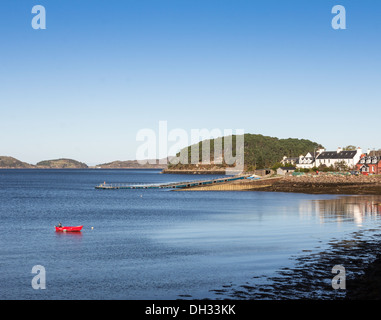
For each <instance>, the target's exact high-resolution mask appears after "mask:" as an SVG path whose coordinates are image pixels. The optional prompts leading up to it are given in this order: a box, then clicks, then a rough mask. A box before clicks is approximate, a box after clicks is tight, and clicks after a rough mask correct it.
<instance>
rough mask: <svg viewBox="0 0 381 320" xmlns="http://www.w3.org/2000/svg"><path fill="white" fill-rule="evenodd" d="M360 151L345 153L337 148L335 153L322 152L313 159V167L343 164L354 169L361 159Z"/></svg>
mask: <svg viewBox="0 0 381 320" xmlns="http://www.w3.org/2000/svg"><path fill="white" fill-rule="evenodd" d="M361 154H362V150H361V148H358V149H357V150H353V151H345V150H343V149H342V148H337V150H336V151H323V152H321V153H319V155H318V156H317V157H316V159H315V166H316V167H319V166H322V165H325V166H327V167H330V166H335V164H337V163H339V162H340V163H345V164H346V165H347V166H348V168H354V167H355V166H356V164H357V163H358V162H359V160H360V158H361Z"/></svg>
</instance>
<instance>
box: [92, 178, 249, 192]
mask: <svg viewBox="0 0 381 320" xmlns="http://www.w3.org/2000/svg"><path fill="white" fill-rule="evenodd" d="M248 176H249V175H239V176H234V177H223V178H215V179H209V180H192V181H183V182H171V183H163V184H108V183H102V184H100V185H98V186H96V187H95V189H103V190H115V189H178V188H181V189H184V188H190V187H195V186H206V185H213V184H218V183H224V182H230V181H235V180H243V179H246V178H247V177H248Z"/></svg>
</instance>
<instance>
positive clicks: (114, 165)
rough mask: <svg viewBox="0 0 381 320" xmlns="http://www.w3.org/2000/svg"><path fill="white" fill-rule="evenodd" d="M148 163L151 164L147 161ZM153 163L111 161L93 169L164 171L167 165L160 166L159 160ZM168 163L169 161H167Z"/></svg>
mask: <svg viewBox="0 0 381 320" xmlns="http://www.w3.org/2000/svg"><path fill="white" fill-rule="evenodd" d="M147 161H148V162H153V161H150V160H147ZM154 161H155V163H153V164H151V163H146V164H139V163H138V161H137V160H126V161H120V160H117V161H113V162H109V163H103V164H98V165H96V166H95V167H96V168H101V169H135V168H136V169H166V168H167V167H168V165H167V164H160V163H159V160H157V159H155V160H154ZM167 163H169V159H168V161H167Z"/></svg>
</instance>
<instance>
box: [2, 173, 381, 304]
mask: <svg viewBox="0 0 381 320" xmlns="http://www.w3.org/2000/svg"><path fill="white" fill-rule="evenodd" d="M159 172H160V171H157V170H0V299H178V298H182V297H191V298H195V299H199V298H201V299H202V298H210V299H214V298H216V295H215V293H214V291H213V290H214V289H218V288H221V287H223V286H226V285H228V284H232V283H234V284H244V283H247V281H250V284H251V285H256V283H255V277H256V276H263V275H268V276H269V277H271V276H273V275H274V274H275V273H276V271H277V270H279V269H280V268H282V267H286V266H292V264H293V259H292V257H293V256H295V255H298V254H302V253H303V252H304V251H306V250H313V249H314V248H322V247H324V246H325V244H326V243H328V242H329V241H330V240H331V239H332V238H335V239H339V238H345V237H348V236H349V235H350V234H351V233H352V232H354V231H356V230H360V229H362V230H363V229H371V228H374V227H375V226H378V225H379V214H378V211H377V209H375V205H374V203H373V202H372V201H373V200H372V199H371V198H369V199H367V198H365V200H364V197H361V198H358V197H337V196H333V195H307V194H288V193H270V192H175V191H169V190H113V191H110V190H96V189H95V188H94V186H95V185H97V184H99V183H103V182H104V181H106V182H107V183H159V182H172V181H182V180H192V179H199V178H200V176H198V175H197V176H189V175H186V176H183V175H163V174H159ZM208 177H210V176H202V178H208ZM59 221H60V222H62V223H63V224H64V225H84V228H83V231H82V232H81V233H79V234H69V233H67V234H63V233H56V232H55V230H54V225H55V224H57V223H58V222H59ZM35 265H41V266H43V267H44V268H45V270H46V289H45V290H35V289H33V288H32V285H31V281H32V278H33V277H34V276H35V274H32V268H33V266H35ZM257 285H260V283H258V284H257ZM218 298H224V296H221V295H219V296H218Z"/></svg>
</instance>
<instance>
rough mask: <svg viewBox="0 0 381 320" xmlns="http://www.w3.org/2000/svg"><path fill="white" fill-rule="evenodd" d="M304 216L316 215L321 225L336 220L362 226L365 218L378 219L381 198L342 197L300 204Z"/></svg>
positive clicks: (300, 211) (380, 209) (380, 211)
mask: <svg viewBox="0 0 381 320" xmlns="http://www.w3.org/2000/svg"><path fill="white" fill-rule="evenodd" d="M299 213H300V214H301V215H302V216H312V215H315V216H317V217H319V220H320V222H321V223H324V222H327V221H332V220H335V221H336V222H339V223H340V222H343V221H349V220H352V221H353V222H355V223H356V224H357V225H359V226H361V224H362V223H363V220H364V218H376V217H378V216H379V215H380V214H381V196H340V197H338V198H335V199H327V200H313V201H306V202H302V203H300V206H299Z"/></svg>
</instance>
